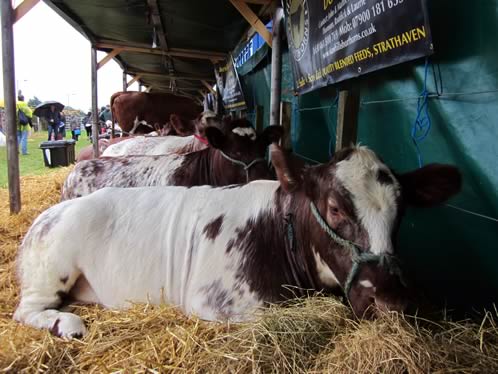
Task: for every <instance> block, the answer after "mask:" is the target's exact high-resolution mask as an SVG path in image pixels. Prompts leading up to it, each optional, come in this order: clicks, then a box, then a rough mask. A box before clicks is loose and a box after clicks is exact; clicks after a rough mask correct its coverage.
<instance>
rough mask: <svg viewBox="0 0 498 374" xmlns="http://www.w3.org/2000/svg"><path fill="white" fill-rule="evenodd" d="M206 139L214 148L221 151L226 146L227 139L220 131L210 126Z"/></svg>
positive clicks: (207, 129)
mask: <svg viewBox="0 0 498 374" xmlns="http://www.w3.org/2000/svg"><path fill="white" fill-rule="evenodd" d="M205 132H206V139H207V141H208V142H209V145H210V146H211V147H213V148H217V149H221V148H223V147H224V146H225V142H226V137H225V135H224V134H223V132H221V130H220V129H218V128H216V127H212V126H209V127H207V128H206V130H205Z"/></svg>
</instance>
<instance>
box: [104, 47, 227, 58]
mask: <svg viewBox="0 0 498 374" xmlns="http://www.w3.org/2000/svg"><path fill="white" fill-rule="evenodd" d="M95 46H96V48H99V49H115V48H123V51H124V52H135V53H148V54H152V55H158V56H171V57H188V58H195V59H203V60H210V61H216V62H218V61H221V60H224V59H225V58H226V53H224V52H218V51H202V50H198V49H183V48H170V49H168V52H165V51H163V50H160V49H156V48H146V47H140V46H131V45H124V44H116V43H106V42H102V43H97V44H96V45H95Z"/></svg>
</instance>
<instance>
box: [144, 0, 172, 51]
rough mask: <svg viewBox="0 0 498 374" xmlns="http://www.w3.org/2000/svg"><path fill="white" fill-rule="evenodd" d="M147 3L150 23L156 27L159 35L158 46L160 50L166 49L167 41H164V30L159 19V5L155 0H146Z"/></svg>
mask: <svg viewBox="0 0 498 374" xmlns="http://www.w3.org/2000/svg"><path fill="white" fill-rule="evenodd" d="M147 4H148V6H149V10H150V19H151V21H152V24H153V25H154V26H155V27H156V32H157V35H158V37H159V46H160V47H161V49H162V50H164V51H168V43H167V41H166V32H165V29H164V26H163V23H162V21H161V13H160V12H159V6H158V5H157V0H147Z"/></svg>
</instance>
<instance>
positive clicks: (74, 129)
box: [70, 117, 81, 141]
mask: <svg viewBox="0 0 498 374" xmlns="http://www.w3.org/2000/svg"><path fill="white" fill-rule="evenodd" d="M70 123H71V134H72V138H73V139H74V140H76V141H78V137H79V136H80V132H81V130H80V122H79V121H78V118H77V117H73V118H72V119H71V122H70Z"/></svg>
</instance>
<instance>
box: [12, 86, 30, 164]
mask: <svg viewBox="0 0 498 374" xmlns="http://www.w3.org/2000/svg"><path fill="white" fill-rule="evenodd" d="M16 108H17V113H18V114H17V143H18V145H19V147H20V148H21V152H22V154H23V155H27V154H28V131H29V127H28V126H30V125H31V117H33V113H32V112H31V109H30V108H29V106H28V104H26V103H25V102H24V96H23V95H19V96H18V97H17V104H16ZM19 111H21V112H23V113H24V114H25V116H26V117H27V119H28V121H29V123H25V124H22V123H21V120H20V119H19Z"/></svg>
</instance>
